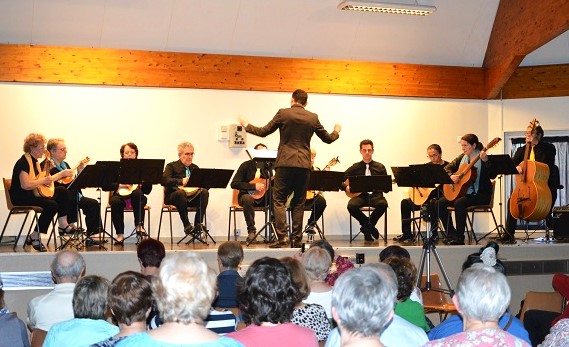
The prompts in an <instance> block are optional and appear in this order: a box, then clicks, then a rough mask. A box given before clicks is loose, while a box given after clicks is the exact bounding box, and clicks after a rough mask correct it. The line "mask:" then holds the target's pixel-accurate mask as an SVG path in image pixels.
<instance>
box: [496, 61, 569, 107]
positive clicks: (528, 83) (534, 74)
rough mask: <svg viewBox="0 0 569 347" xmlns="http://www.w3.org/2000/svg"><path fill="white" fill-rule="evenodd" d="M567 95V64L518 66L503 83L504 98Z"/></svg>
mask: <svg viewBox="0 0 569 347" xmlns="http://www.w3.org/2000/svg"><path fill="white" fill-rule="evenodd" d="M568 95H569V64H563V65H545V66H530V67H520V68H518V69H517V70H516V71H515V72H514V74H513V75H512V77H511V78H510V79H509V81H508V83H506V85H504V88H503V92H502V97H503V98H504V99H523V98H543V97H553V96H568Z"/></svg>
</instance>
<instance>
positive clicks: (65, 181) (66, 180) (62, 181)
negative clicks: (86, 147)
mask: <svg viewBox="0 0 569 347" xmlns="http://www.w3.org/2000/svg"><path fill="white" fill-rule="evenodd" d="M89 160H91V158H89V157H85V159H83V160H81V161H80V162H79V164H77V165H75V166H74V167H73V168H72V169H71V170H72V171H74V172H75V170H77V168H78V167H79V166H81V164H87V163H88V162H89ZM76 176H77V174H74V175H73V176H69V177H63V178H62V179H60V180H59V181H57V182H58V183H60V184H64V185H68V184H69V183H71V182H73V180H74V179H75V177H76Z"/></svg>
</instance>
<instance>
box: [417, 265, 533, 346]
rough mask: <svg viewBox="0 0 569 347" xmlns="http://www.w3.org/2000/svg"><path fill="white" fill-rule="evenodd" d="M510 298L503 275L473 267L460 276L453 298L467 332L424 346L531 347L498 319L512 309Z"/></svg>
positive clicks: (483, 266)
mask: <svg viewBox="0 0 569 347" xmlns="http://www.w3.org/2000/svg"><path fill="white" fill-rule="evenodd" d="M510 298H511V291H510V286H509V285H508V281H507V280H506V276H504V274H502V273H501V272H499V271H497V270H496V269H494V268H493V267H490V266H487V265H484V264H474V265H472V266H471V267H470V268H468V269H466V270H464V271H463V272H462V274H461V275H460V278H459V279H458V284H457V286H456V294H455V296H453V298H452V301H453V303H454V304H455V305H456V309H457V310H458V313H459V314H460V315H461V316H462V319H463V321H464V331H463V332H461V333H458V334H455V335H451V336H449V337H446V338H443V339H439V340H433V341H430V342H429V343H427V344H426V345H425V346H426V347H445V346H449V347H450V346H453V347H456V346H473V345H476V346H477V347H485V346H488V347H490V346H516V347H518V346H519V347H529V344H528V343H527V342H525V341H523V340H521V339H519V338H517V337H515V336H513V335H511V334H510V333H508V332H506V331H504V330H502V329H501V328H500V326H499V325H498V320H499V319H500V317H501V316H502V315H503V314H504V312H505V311H506V309H507V308H508V306H510Z"/></svg>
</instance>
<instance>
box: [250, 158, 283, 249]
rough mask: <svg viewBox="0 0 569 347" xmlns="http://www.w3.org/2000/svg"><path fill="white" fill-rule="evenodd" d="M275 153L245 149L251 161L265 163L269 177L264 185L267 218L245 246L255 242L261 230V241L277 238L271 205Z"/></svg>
mask: <svg viewBox="0 0 569 347" xmlns="http://www.w3.org/2000/svg"><path fill="white" fill-rule="evenodd" d="M277 153H278V152H277V151H272V150H268V149H247V155H249V157H250V158H251V159H252V160H253V161H256V162H263V163H265V165H266V169H267V172H268V174H269V177H268V178H267V186H266V187H265V196H266V198H265V206H267V210H268V211H269V216H268V218H266V219H265V221H266V222H265V225H263V227H262V228H261V229H259V230H258V231H257V233H256V234H255V237H253V238H252V239H251V240H249V241H248V242H247V243H246V246H247V247H249V245H250V244H251V243H253V242H255V240H256V239H257V236H260V235H261V233H262V232H263V231H265V236H261V237H262V238H263V240H264V241H263V242H265V243H270V242H271V240H273V239H274V240H278V237H277V234H276V228H275V222H274V219H275V217H274V216H275V215H274V210H273V209H274V206H273V194H272V193H273V192H272V187H273V182H272V181H273V180H272V176H273V163H274V162H275V160H276V158H277Z"/></svg>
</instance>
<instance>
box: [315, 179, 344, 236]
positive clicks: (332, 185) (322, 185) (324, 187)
mask: <svg viewBox="0 0 569 347" xmlns="http://www.w3.org/2000/svg"><path fill="white" fill-rule="evenodd" d="M343 180H344V173H343V172H337V171H312V172H310V179H309V180H308V189H307V190H317V191H322V192H337V191H338V190H340V189H341V188H342V182H343ZM314 199H316V195H315V196H314ZM312 213H313V214H314V215H315V214H316V204H315V203H313V204H312ZM314 227H315V228H316V230H317V231H318V235H319V236H320V238H321V239H324V240H325V239H326V238H325V237H324V233H323V232H322V230H321V229H320V227H319V226H318V224H317V223H314ZM312 236H313V235H309V238H311V237H312Z"/></svg>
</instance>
